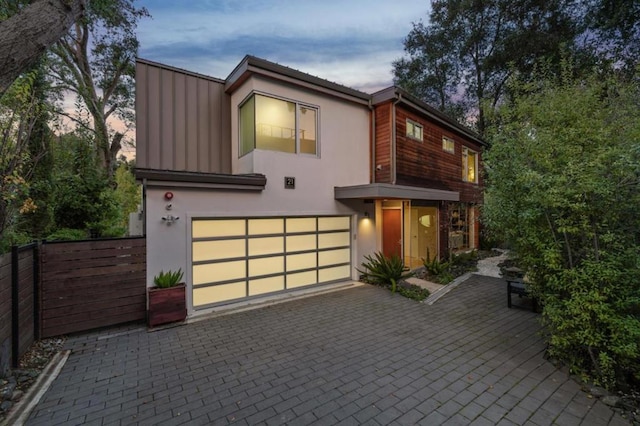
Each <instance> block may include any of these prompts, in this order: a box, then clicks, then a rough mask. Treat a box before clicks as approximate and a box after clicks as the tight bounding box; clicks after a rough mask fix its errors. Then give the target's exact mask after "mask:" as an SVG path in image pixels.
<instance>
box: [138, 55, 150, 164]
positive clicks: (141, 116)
mask: <svg viewBox="0 0 640 426" xmlns="http://www.w3.org/2000/svg"><path fill="white" fill-rule="evenodd" d="M148 68H149V67H148V66H147V65H144V64H136V165H137V167H140V168H147V167H149V165H148V163H149V160H148V152H149V151H148V147H149V136H148V133H147V126H148V124H149V107H148V98H147V97H148V96H149V89H148V87H147V70H148Z"/></svg>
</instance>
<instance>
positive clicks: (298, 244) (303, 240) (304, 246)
mask: <svg viewBox="0 0 640 426" xmlns="http://www.w3.org/2000/svg"><path fill="white" fill-rule="evenodd" d="M316 246H317V244H316V234H312V235H291V236H288V237H287V253H291V252H294V251H307V250H315V249H316Z"/></svg>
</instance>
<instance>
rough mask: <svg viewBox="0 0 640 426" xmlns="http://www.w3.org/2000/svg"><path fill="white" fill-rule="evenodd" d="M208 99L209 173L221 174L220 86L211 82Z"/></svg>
mask: <svg viewBox="0 0 640 426" xmlns="http://www.w3.org/2000/svg"><path fill="white" fill-rule="evenodd" d="M208 89H209V90H208V91H207V93H208V97H209V109H210V111H209V140H210V144H209V169H208V170H209V171H210V172H213V173H220V171H221V170H222V167H221V165H220V160H221V158H220V148H221V145H222V140H221V138H220V125H221V124H220V106H221V102H220V96H221V94H220V85H219V84H218V83H214V82H213V81H210V82H209V85H208Z"/></svg>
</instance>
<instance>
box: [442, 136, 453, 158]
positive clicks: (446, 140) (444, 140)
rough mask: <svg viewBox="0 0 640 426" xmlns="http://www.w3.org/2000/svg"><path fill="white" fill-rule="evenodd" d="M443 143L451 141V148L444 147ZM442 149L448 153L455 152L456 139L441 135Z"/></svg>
mask: <svg viewBox="0 0 640 426" xmlns="http://www.w3.org/2000/svg"><path fill="white" fill-rule="evenodd" d="M445 143H451V149H447V148H446V147H445ZM442 150H443V151H444V152H448V153H449V154H455V153H456V141H454V140H453V139H451V138H449V137H447V136H443V137H442Z"/></svg>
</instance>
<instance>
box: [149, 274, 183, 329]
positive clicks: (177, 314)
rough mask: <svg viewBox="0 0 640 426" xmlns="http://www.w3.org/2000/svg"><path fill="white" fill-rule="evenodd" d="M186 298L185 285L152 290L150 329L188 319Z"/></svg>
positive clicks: (150, 294) (150, 295)
mask: <svg viewBox="0 0 640 426" xmlns="http://www.w3.org/2000/svg"><path fill="white" fill-rule="evenodd" d="M185 296H186V295H185V284H184V283H183V284H178V285H177V286H175V287H169V288H158V287H152V288H150V289H149V311H148V312H147V323H148V325H149V327H156V326H158V325H162V324H168V323H170V322H175V321H184V319H185V318H186V317H187V300H186V298H185Z"/></svg>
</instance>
